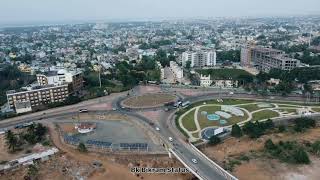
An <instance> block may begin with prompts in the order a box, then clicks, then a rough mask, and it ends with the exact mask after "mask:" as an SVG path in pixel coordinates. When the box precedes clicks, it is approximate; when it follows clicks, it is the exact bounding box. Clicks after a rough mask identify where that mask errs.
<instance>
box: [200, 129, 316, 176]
mask: <svg viewBox="0 0 320 180" xmlns="http://www.w3.org/2000/svg"><path fill="white" fill-rule="evenodd" d="M267 139H272V141H273V142H275V143H278V142H279V141H297V142H298V143H313V142H315V141H317V140H319V139H320V128H315V129H310V130H308V131H306V132H305V133H292V132H290V131H286V132H283V133H274V134H267V135H264V136H262V137H260V138H259V139H250V138H248V137H242V138H240V139H236V138H230V139H228V140H226V141H224V142H223V143H221V144H218V145H216V146H211V147H206V148H204V149H203V152H204V153H205V154H207V155H208V156H209V157H210V158H212V159H214V160H216V162H218V163H219V164H220V165H222V166H223V167H224V168H227V169H229V170H230V171H232V174H234V175H235V176H236V177H238V178H239V179H246V180H256V179H259V180H260V179H266V180H268V179H275V180H278V179H279V180H280V179H281V180H291V179H297V180H298V179H314V180H316V179H319V178H320V174H319V169H318V167H319V166H320V158H319V157H317V156H314V155H311V154H309V155H310V159H311V161H312V163H311V164H310V165H294V164H287V163H283V162H281V161H279V160H277V159H273V158H271V157H268V156H267V155H266V154H265V153H264V151H263V149H264V143H265V141H266V140H267ZM248 172H250V173H248Z"/></svg>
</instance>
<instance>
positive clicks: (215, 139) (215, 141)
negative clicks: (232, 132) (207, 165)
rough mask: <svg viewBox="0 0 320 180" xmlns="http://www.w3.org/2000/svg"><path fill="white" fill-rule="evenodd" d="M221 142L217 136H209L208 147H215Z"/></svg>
mask: <svg viewBox="0 0 320 180" xmlns="http://www.w3.org/2000/svg"><path fill="white" fill-rule="evenodd" d="M220 142H221V139H220V138H219V137H218V136H211V137H210V139H209V144H210V145H216V144H219V143H220Z"/></svg>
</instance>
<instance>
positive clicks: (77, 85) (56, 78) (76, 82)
mask: <svg viewBox="0 0 320 180" xmlns="http://www.w3.org/2000/svg"><path fill="white" fill-rule="evenodd" d="M37 81H38V83H39V85H41V86H44V85H61V84H65V83H70V84H71V89H70V90H71V92H74V91H79V90H80V89H81V88H82V87H83V75H82V72H79V71H78V72H76V71H70V72H68V71H66V70H59V71H49V72H46V73H44V74H37Z"/></svg>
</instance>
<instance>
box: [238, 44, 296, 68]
mask: <svg viewBox="0 0 320 180" xmlns="http://www.w3.org/2000/svg"><path fill="white" fill-rule="evenodd" d="M241 65H242V66H244V67H252V66H254V67H256V68H257V69H258V70H259V71H264V72H269V71H270V70H271V69H281V70H291V69H294V68H296V67H299V66H300V61H299V60H297V59H293V58H289V57H287V56H286V54H285V53H284V52H283V51H280V50H276V49H272V48H264V47H254V46H251V45H244V46H243V47H242V49H241Z"/></svg>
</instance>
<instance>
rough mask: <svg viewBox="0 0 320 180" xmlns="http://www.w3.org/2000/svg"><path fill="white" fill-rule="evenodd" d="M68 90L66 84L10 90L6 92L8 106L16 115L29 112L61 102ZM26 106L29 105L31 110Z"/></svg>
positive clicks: (66, 95) (67, 94)
mask: <svg viewBox="0 0 320 180" xmlns="http://www.w3.org/2000/svg"><path fill="white" fill-rule="evenodd" d="M69 89H70V86H69V85H68V84H61V85H45V86H35V85H34V86H32V85H30V86H29V87H26V88H23V89H21V90H20V91H15V90H10V91H7V100H8V105H9V107H10V109H14V110H15V111H16V112H17V113H20V112H27V111H31V110H32V109H34V108H35V107H39V106H43V105H47V104H50V103H58V102H63V101H64V100H66V98H67V97H68V96H69V93H70V91H69ZM28 104H30V106H31V109H30V108H29V105H28Z"/></svg>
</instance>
